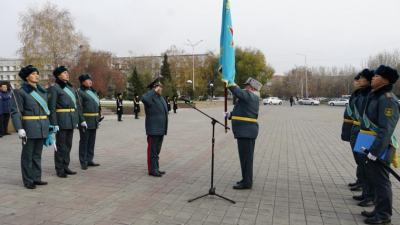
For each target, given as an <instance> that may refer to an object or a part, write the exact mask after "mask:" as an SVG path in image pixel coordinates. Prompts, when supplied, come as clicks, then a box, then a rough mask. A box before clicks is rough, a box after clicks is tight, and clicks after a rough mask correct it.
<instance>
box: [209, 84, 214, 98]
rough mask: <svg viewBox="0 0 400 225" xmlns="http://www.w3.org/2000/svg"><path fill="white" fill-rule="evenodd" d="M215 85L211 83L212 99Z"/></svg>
mask: <svg viewBox="0 0 400 225" xmlns="http://www.w3.org/2000/svg"><path fill="white" fill-rule="evenodd" d="M213 86H214V84H212V83H211V84H210V88H211V101H212V100H213V98H214V88H213Z"/></svg>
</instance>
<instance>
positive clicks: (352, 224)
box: [339, 219, 358, 225]
mask: <svg viewBox="0 0 400 225" xmlns="http://www.w3.org/2000/svg"><path fill="white" fill-rule="evenodd" d="M339 222H340V225H357V224H358V223H357V222H356V221H354V220H342V219H340V220H339Z"/></svg>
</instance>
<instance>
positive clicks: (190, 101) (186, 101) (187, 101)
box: [181, 96, 193, 103]
mask: <svg viewBox="0 0 400 225" xmlns="http://www.w3.org/2000/svg"><path fill="white" fill-rule="evenodd" d="M181 99H182V100H183V101H185V103H193V101H192V100H190V99H188V98H185V97H182V96H181Z"/></svg>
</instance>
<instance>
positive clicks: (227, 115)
mask: <svg viewBox="0 0 400 225" xmlns="http://www.w3.org/2000/svg"><path fill="white" fill-rule="evenodd" d="M222 115H223V116H224V117H227V118H229V117H231V112H222Z"/></svg>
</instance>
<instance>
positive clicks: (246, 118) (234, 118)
mask: <svg viewBox="0 0 400 225" xmlns="http://www.w3.org/2000/svg"><path fill="white" fill-rule="evenodd" d="M231 119H232V120H243V121H248V122H257V119H254V118H249V117H241V116H232V118H231Z"/></svg>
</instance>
